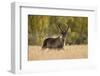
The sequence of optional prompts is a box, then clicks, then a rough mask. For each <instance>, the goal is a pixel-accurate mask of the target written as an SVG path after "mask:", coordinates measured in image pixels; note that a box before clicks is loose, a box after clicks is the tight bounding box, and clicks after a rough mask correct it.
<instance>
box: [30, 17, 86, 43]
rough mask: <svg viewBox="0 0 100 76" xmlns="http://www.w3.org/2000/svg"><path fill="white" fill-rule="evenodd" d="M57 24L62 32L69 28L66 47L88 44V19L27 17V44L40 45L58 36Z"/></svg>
mask: <svg viewBox="0 0 100 76" xmlns="http://www.w3.org/2000/svg"><path fill="white" fill-rule="evenodd" d="M58 23H60V26H61V28H62V29H63V30H65V29H67V27H68V25H69V26H70V27H69V29H68V34H67V36H66V42H65V44H66V45H76V44H87V43H88V17H78V16H77V17H74V16H44V15H28V44H29V45H42V43H43V41H44V39H45V38H47V37H52V36H59V35H60V30H59V28H58V27H57V24H58Z"/></svg>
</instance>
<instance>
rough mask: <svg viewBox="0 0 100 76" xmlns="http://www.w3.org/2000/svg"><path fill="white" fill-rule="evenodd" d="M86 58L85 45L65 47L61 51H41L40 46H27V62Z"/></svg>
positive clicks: (86, 49) (86, 48)
mask: <svg viewBox="0 0 100 76" xmlns="http://www.w3.org/2000/svg"><path fill="white" fill-rule="evenodd" d="M87 57H88V46H87V45H71V46H65V47H64V49H63V50H55V49H52V50H51V49H45V50H44V49H41V47H40V46H29V51H28V60H29V61H32V60H48V59H79V58H87Z"/></svg>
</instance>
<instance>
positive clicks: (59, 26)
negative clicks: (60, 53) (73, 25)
mask: <svg viewBox="0 0 100 76" xmlns="http://www.w3.org/2000/svg"><path fill="white" fill-rule="evenodd" d="M57 25H58V28H59V29H60V31H61V32H63V30H62V28H61V25H60V24H57Z"/></svg>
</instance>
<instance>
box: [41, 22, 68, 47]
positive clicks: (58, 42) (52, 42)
mask: <svg viewBox="0 0 100 76" xmlns="http://www.w3.org/2000/svg"><path fill="white" fill-rule="evenodd" d="M57 27H58V28H59V30H60V36H58V37H56V38H47V39H45V40H44V42H43V46H42V48H49V49H63V47H64V42H65V38H66V35H67V32H68V29H69V25H68V27H67V29H66V30H63V29H62V28H61V25H60V24H58V25H57Z"/></svg>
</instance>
